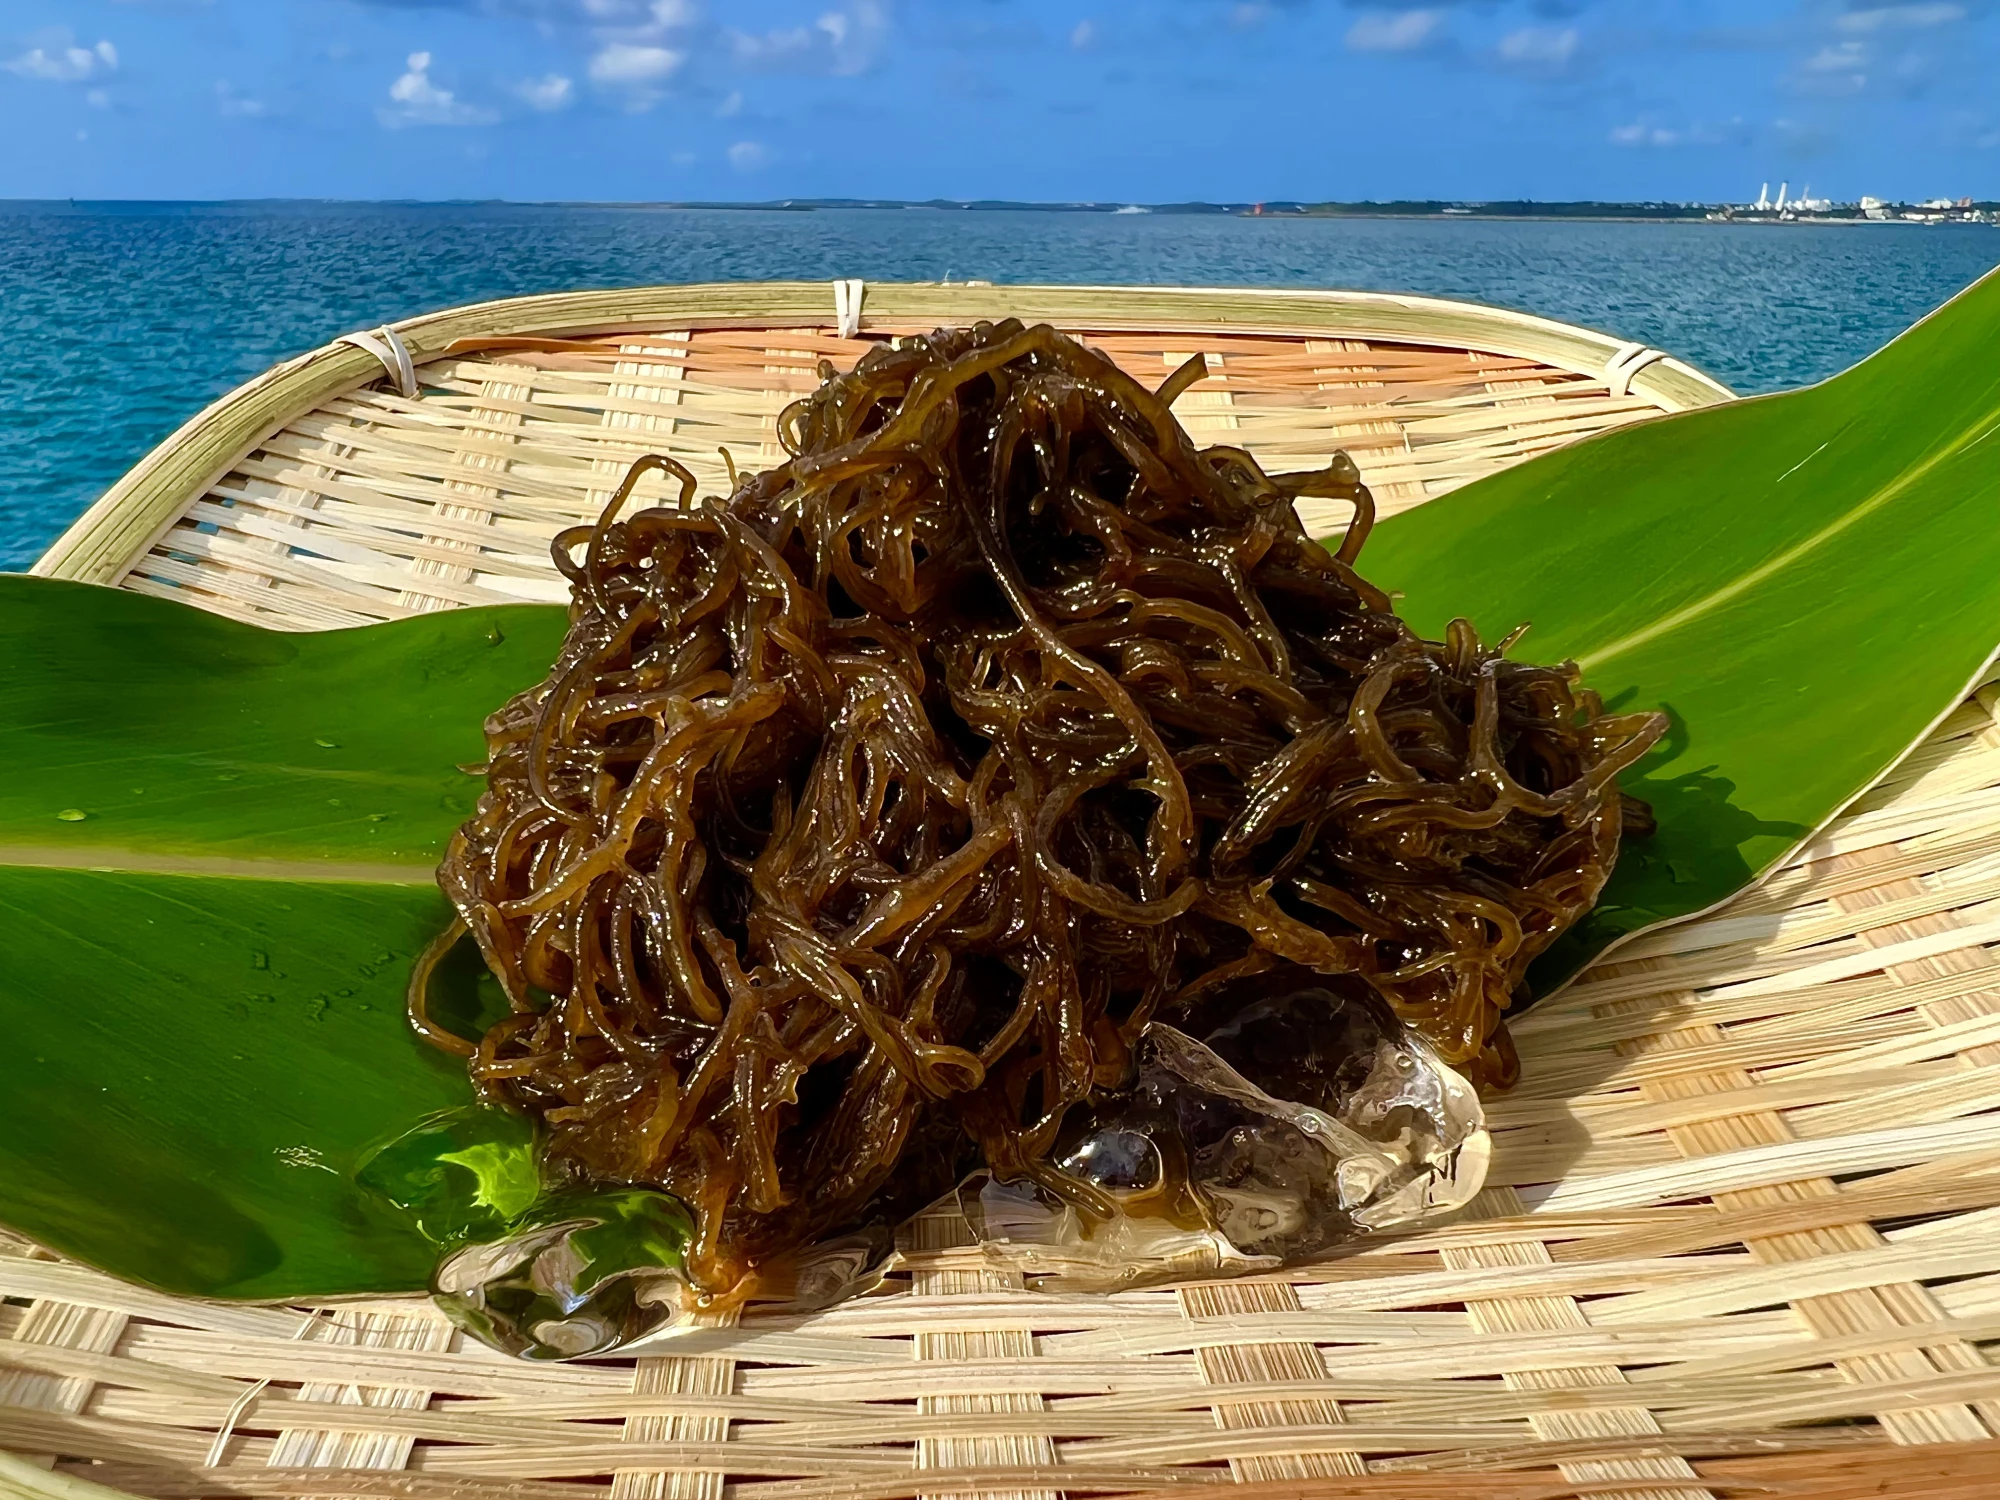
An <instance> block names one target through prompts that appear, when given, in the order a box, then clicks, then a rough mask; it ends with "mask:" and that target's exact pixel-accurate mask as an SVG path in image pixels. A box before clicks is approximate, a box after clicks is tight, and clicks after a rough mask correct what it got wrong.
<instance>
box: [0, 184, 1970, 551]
mask: <svg viewBox="0 0 2000 1500" xmlns="http://www.w3.org/2000/svg"><path fill="white" fill-rule="evenodd" d="M1996 263H2000V229H1994V228H1990V227H1986V226H1963V227H1961V226H1918V225H1908V226H1904V225H1884V226H1868V227H1865V228H1861V227H1851V228H1818V227H1812V228H1809V227H1798V226H1749V225H1710V224H1632V223H1628V224H1597V223H1509V222H1480V221H1476V220H1475V221H1458V222H1452V221H1404V220H1352V219H1346V220H1343V219H1279V218H1231V217H1222V216H1184V215H1165V214H1160V215H1144V214H1134V215H1117V216H1113V215H1108V214H1080V213H1055V212H1034V211H1018V212H1016V211H1004V212H1003V211H978V212H969V211H954V210H939V209H820V210H815V211H812V212H793V213H780V212H753V211H738V210H727V209H647V208H599V207H539V206H527V205H504V204H469V205H457V204H442V205H396V204H317V203H303V204H291V203H274V204H222V205H208V204H119V205H83V204H80V205H68V204H32V203H11V204H8V203H0V328H4V329H5V330H6V333H5V348H6V357H5V359H4V360H0V569H4V568H19V567H25V566H26V565H27V564H28V563H29V562H31V561H32V560H33V559H34V558H35V556H36V555H37V554H38V553H40V551H41V550H42V548H43V547H45V546H46V545H47V544H48V543H49V541H50V540H51V539H53V538H54V537H55V536H56V534H57V533H58V532H60V531H61V530H62V529H63V527H64V526H66V525H67V524H68V523H69V522H70V521H71V520H72V519H73V518H74V517H75V516H76V515H77V514H78V513H79V512H81V511H82V510H83V508H84V507H85V506H86V505H88V504H89V503H90V502H91V500H93V499H94V498H95V497H96V496H97V495H98V494H99V493H101V492H102V491H103V489H104V488H105V487H106V486H107V485H109V484H110V483H111V482H112V481H113V480H114V479H116V478H117V476H118V475H119V474H120V473H122V472H123V471H124V470H125V469H126V468H128V467H129V466H130V465H131V464H132V463H133V462H134V461H135V460H137V459H138V458H139V457H140V456H141V455H142V454H144V453H145V452H146V450H147V449H148V448H150V447H152V445H153V444H155V443H156V442H158V441H159V440H160V439H161V438H163V437H164V436H166V435H167V433H169V432H171V431H172V430H173V429H174V427H175V426H177V425H178V424H179V423H180V422H182V421H183V420H185V419H186V418H187V417H188V416H190V415H191V414H192V413H194V412H195V411H197V410H198V409H199V408H200V407H202V406H203V405H204V404H206V403H207V402H208V401H210V400H212V399H213V398H214V397H215V396H217V395H218V394H220V393H221V392H222V391H224V390H227V389H228V388H229V387H230V386H232V385H235V384H237V383H238V382H240V381H243V380H246V379H248V378H249V377H250V376H252V375H255V374H256V373H258V372H259V371H260V370H263V369H265V368H266V367H267V366H269V365H271V364H273V363H275V362H277V361H278V360H281V359H284V358H287V357H289V356H291V355H293V354H297V353H299V352H301V351H302V350H305V349H309V348H311V347H313V346H314V345H317V344H320V343H324V342H325V341H326V340H327V339H329V338H331V337H333V336H335V335H337V334H340V333H344V332H347V331H348V330H350V329H354V328H359V327H372V326H374V325H375V324H378V323H381V322H384V321H388V320H393V319H396V318H403V317H408V316H410V315H412V314H415V313H420V312H426V311H430V310H433V309H436V308H441V307H449V306H452V305H453V304H455V303H461V302H471V301H476V300H479V299H482V298H487V297H504V296H513V295H518V294H521V293H527V292H541V291H555V290H562V289H567V288H576V287H604V286H619V285H641V284H644V283H648V282H668V281H713V280H733V279H764V278H792V277H799V278H832V277H836V276H861V277H866V278H868V279H870V280H936V279H939V278H942V277H947V276H949V277H950V278H952V279H955V280H965V279H968V278H981V279H985V280H990V281H995V282H1034V281H1043V282H1098V283H1106V282H1115V283H1158V284H1181V285H1202V284H1207V285H1236V286H1244V285H1268V286H1297V287H1352V288H1365V289H1370V290H1379V291H1411V292H1426V293H1432V294H1435V295H1439V296H1449V297H1463V298H1468V299H1471V300H1473V301H1478V302H1488V303H1496V304H1500V305H1503V306H1508V307H1515V308H1521V309H1524V310H1526V311H1530V312H1536V313H1541V314H1544V315H1546V316H1549V317H1555V318H1561V319H1565V320H1567V321H1570V322H1575V323H1583V324H1587V325H1590V326H1592V327H1596V328H1601V329H1603V330H1605V331H1607V332H1610V333H1615V334H1618V335H1619V336H1620V337H1623V338H1631V339H1640V340H1644V341H1645V342H1647V343H1650V344H1653V345H1656V346H1657V347H1659V348H1662V349H1666V350H1669V351H1671V352H1673V353H1675V354H1678V355H1681V356H1682V357H1684V358H1686V359H1689V360H1691V361H1692V362H1693V363H1695V364H1697V365H1699V366H1701V367H1702V368H1703V369H1705V370H1707V371H1708V372H1709V373H1710V374H1712V375H1714V376H1716V377H1717V378H1718V379H1720V380H1722V381H1724V382H1725V383H1727V384H1729V385H1731V386H1733V387H1735V388H1736V389H1738V390H1740V391H1745V392H1750V391H1766V390H1776V389H1781V388H1783V387H1786V386H1792V385H1798V384H1802V383H1805V382H1807V381H1811V380H1817V379H1819V378H1821V377H1823V376H1826V375H1829V374H1832V373H1833V372H1834V371H1836V370H1839V369H1842V368H1844V367H1845V366H1847V365H1849V364H1852V363H1853V362H1854V361H1855V360H1857V359H1859V358H1861V357H1862V356H1863V355H1865V354H1867V353H1868V352H1870V351H1871V350H1873V349H1875V348H1876V347H1878V346H1879V345H1881V344H1882V343H1883V342H1885V341H1886V340H1888V339H1889V338H1891V337H1893V336H1894V335H1895V334H1896V333H1898V332H1899V331H1900V330H1902V329H1903V328H1906V327H1907V326H1909V324H1910V323H1912V322H1913V321H1915V320H1916V319H1917V318H1919V317H1921V316H1922V315H1923V314H1924V313H1926V312H1928V311H1929V310H1930V309H1932V308H1933V307H1935V306H1937V305H1938V304H1939V303H1940V302H1943V301H1944V300H1945V299H1946V298H1947V297H1949V296H1951V294H1952V293H1954V292H1956V291H1957V290H1959V288H1961V287H1963V286H1965V285H1966V284H1967V283H1969V282H1971V281H1972V280H1974V279H1975V278H1976V277H1978V276H1979V275H1980V274H1981V273H1983V272H1985V271H1987V270H1989V269H1990V268H1992V267H1993V266H1994V265H1995V264H1996Z"/></svg>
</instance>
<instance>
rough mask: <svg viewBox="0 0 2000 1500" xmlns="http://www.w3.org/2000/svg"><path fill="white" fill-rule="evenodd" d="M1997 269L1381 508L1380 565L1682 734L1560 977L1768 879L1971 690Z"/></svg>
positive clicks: (1983, 654) (1989, 507) (1643, 776)
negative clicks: (1846, 363) (1747, 394)
mask: <svg viewBox="0 0 2000 1500" xmlns="http://www.w3.org/2000/svg"><path fill="white" fill-rule="evenodd" d="M1996 347H2000V273H1996V274H1994V275H1989V276H1987V277H1986V278H1985V279H1984V280H1982V281H1980V282H1978V283H1977V284H1975V285H1974V286H1972V287H1971V288H1969V289H1968V290H1967V291H1965V292H1963V293H1962V294H1960V295H1959V296H1958V297H1957V298H1956V299H1954V300H1953V301H1952V302H1950V303H1948V304H1946V306H1944V307H1943V308H1941V309H1940V310H1939V311H1938V312H1936V313H1934V314H1932V315H1931V317H1929V318H1927V319H1926V320H1925V321H1923V322H1922V323H1919V324H1918V325H1917V326H1916V327H1915V328H1913V329H1911V330H1910V331H1909V332H1908V333H1906V334H1904V335H1903V336H1902V337H1901V338H1899V339H1897V340H1896V341H1895V342H1894V343H1892V344H1890V345H1889V346H1888V347H1887V348H1885V349H1883V350H1881V351H1880V352H1879V353H1877V354H1875V355H1873V356H1872V357H1870V358H1869V359H1867V360H1865V361H1863V362H1862V363H1861V364H1859V365H1857V366H1855V367H1854V368H1853V369H1851V370H1849V371H1847V372H1845V373H1844V374H1841V375H1839V376H1836V377H1835V378H1833V379H1832V380H1829V381H1826V382H1825V383H1823V384H1821V385H1817V386H1813V387H1810V388H1809V389H1806V390H1802V391H1794V392H1790V393H1787V394H1784V395H1779V396H1766V397H1760V398H1757V399H1754V400H1747V401H1738V402H1731V403H1729V404H1726V405H1723V406H1715V407H1709V408H1706V409H1704V410H1701V411H1696V412H1689V413H1686V414H1683V415H1680V416H1674V417H1668V418H1664V419H1662V420H1660V421H1656V422H1649V423H1646V424H1643V425H1640V426H1635V427H1628V428H1624V429H1621V430H1619V431H1616V432H1612V433H1609V434H1606V435H1605V436H1603V437H1598V438H1593V439H1590V440H1588V441H1586V442H1582V443H1579V444H1577V445H1575V446H1574V447H1569V448H1563V449H1560V450H1558V451H1557V452H1555V453H1552V454H1549V455H1548V456H1546V457H1544V458H1540V459H1537V460H1535V461H1534V462H1532V463H1527V464H1523V465H1521V466H1520V467H1519V468H1516V469H1511V470H1508V471H1507V472H1505V473H1502V474H1498V475H1495V476H1494V477H1492V478H1490V479H1486V480H1482V481H1480V482H1479V483H1477V484H1473V485H1468V486H1467V487H1466V488H1464V489H1462V490H1459V491H1457V492H1456V493H1454V494H1451V495H1448V496H1445V497H1443V498H1442V499H1439V500H1436V501H1433V502H1432V503H1430V504H1429V505H1425V506H1423V507H1421V508H1419V509H1417V510H1414V511H1410V512H1408V513H1406V514H1404V515H1400V516H1396V517H1394V518H1393V519H1391V520H1388V521H1386V522H1384V523H1383V525H1382V526H1381V527H1380V528H1379V529H1378V530H1377V532H1376V534H1375V536H1374V538H1373V539H1371V540H1370V542H1369V543H1368V546H1367V549H1366V550H1365V551H1364V553H1363V554H1362V559H1361V566H1362V569H1363V571H1364V572H1365V573H1366V574H1367V576H1368V577H1370V578H1371V579H1373V580H1375V581H1376V582H1377V583H1379V584H1380V585H1381V586H1382V587H1384V588H1389V589H1396V590H1400V591H1401V593H1402V598H1401V600H1400V602H1399V605H1398V608H1399V609H1400V610H1401V611H1402V612H1403V614H1404V615H1405V617H1406V618H1408V619H1409V621H1410V622H1411V623H1412V624H1413V625H1414V626H1416V628H1417V629H1418V630H1419V631H1422V632H1424V633H1425V634H1427V635H1431V636H1436V635H1438V634H1439V633H1440V632H1441V631H1442V630H1443V629H1444V627H1445V625H1446V624H1447V623H1448V622H1449V621H1450V619H1451V618H1452V617H1453V616H1454V615H1464V616H1466V617H1468V618H1469V619H1471V620H1472V622H1473V623H1474V624H1475V625H1476V626H1477V627H1478V628H1479V631H1480V633H1481V635H1482V636H1483V637H1484V638H1486V639H1489V640H1490V639H1493V638H1495V637H1497V636H1500V635H1503V634H1504V633H1505V632H1507V631H1508V630H1510V629H1512V628H1513V627H1514V626H1516V625H1517V624H1520V623H1521V622H1523V621H1527V622H1531V623H1532V625H1533V629H1532V630H1531V631H1530V633H1529V634H1528V636H1527V638H1526V640H1525V641H1524V642H1523V643H1522V644H1521V645H1520V646H1519V647H1517V648H1516V652H1515V654H1517V655H1519V656H1520V657H1522V658H1523V659H1531V660H1537V661H1557V660H1561V659H1562V658H1565V657H1569V658H1574V659H1575V660H1576V661H1578V662H1579V663H1580V664H1581V665H1582V667H1583V669H1584V680H1585V682H1586V684H1587V685H1589V686H1591V687H1594V688H1596V689H1597V690H1598V691H1599V692H1601V693H1602V694H1603V695H1604V698H1605V700H1606V702H1607V703H1609V704H1611V705H1613V706H1614V707H1634V708H1638V707H1660V708H1664V709H1665V710H1666V711H1667V712H1668V713H1669V714H1670V715H1671V716H1672V719H1673V728H1672V730H1671V732H1670V734H1669V736H1668V738H1667V740H1666V741H1665V742H1664V743H1663V744H1662V745H1661V746H1660V748H1659V749H1658V750H1657V751H1656V752H1655V753H1654V754H1653V755H1652V756H1651V757H1650V758H1649V759H1648V760H1647V761H1645V762H1644V763H1643V764H1642V765H1641V766H1640V767H1638V768H1637V770H1636V771H1635V773H1634V774H1632V775H1628V776H1627V777H1626V778H1625V783H1624V784H1625V786H1626V788H1627V789H1628V790H1630V791H1632V792H1634V793H1636V794H1637V795H1639V796H1643V797H1645V798H1647V799H1648V800H1649V801H1650V802H1651V803H1652V804H1653V809H1654V812H1655V813H1656V814H1657V815H1658V818H1659V832H1658V834H1657V835H1656V837H1655V838H1653V839H1652V840H1650V841H1649V842H1648V843H1635V844H1628V845H1627V849H1626V853H1625V855H1624V856H1623V857H1622V858H1621V859H1620V861H1619V866H1618V870H1617V873H1616V875H1615V876H1614V877H1613V879H1612V882H1611V885H1610V886H1609V888H1608V889H1607V890H1606V892H1605V895H1604V901H1603V904H1601V905H1600V906H1599V908H1598V909H1597V911H1596V912H1594V913H1593V914H1592V915H1591V916H1590V917H1589V918H1588V919H1586V920H1585V921H1584V922H1581V923H1579V924H1578V925H1577V927H1576V928H1574V929H1572V931H1571V932H1570V934H1569V935H1568V937H1567V938H1566V939H1565V940H1564V941H1563V942H1562V943H1561V944H1559V945H1558V947H1557V948H1556V949H1554V950H1552V951H1551V952H1550V953H1549V954H1547V955H1545V956H1544V958H1543V960H1542V961H1541V963H1540V964H1539V965H1538V966H1537V968H1536V971H1535V973H1534V975H1533V976H1532V977H1533V980H1534V983H1535V985H1536V987H1537V989H1538V990H1540V991H1542V992H1546V991H1547V990H1548V989H1549V988H1551V987H1553V986H1554V985H1556V984H1559V983H1561V982H1562V981H1563V980H1565V979H1566V978H1568V977H1569V976H1570V975H1572V974H1574V973H1575V972H1577V971H1578V970H1579V969H1580V968H1581V967H1582V966H1583V965H1585V964H1586V963H1587V962H1588V961H1589V960H1590V959H1591V958H1593V957H1595V956H1596V955H1597V954H1599V953H1601V952H1602V951H1603V950H1604V949H1605V947H1606V946H1607V945H1608V944H1610V943H1611V942H1613V941H1614V940H1616V939H1617V938H1619V937H1622V936H1624V935H1627V934H1629V933H1631V932H1634V931H1637V930H1639V929H1641V928H1644V927H1649V926H1652V925H1654V924H1656V923H1658V922H1661V921H1663V920H1666V919H1669V918H1674V917H1682V916H1686V915H1689V914H1690V913H1694V912H1699V911H1703V910H1706V909H1708V908H1710V907H1712V906H1714V905H1716V904H1717V903H1718V902H1720V901H1722V900H1724V899H1725V898H1727V897H1728V896H1729V895H1730V894H1731V893H1732V892H1734V891H1736V890H1739V889H1741V888H1742V887H1743V886H1744V885H1745V884H1747V883H1749V882H1750V881H1751V880H1753V879H1755V878H1756V877H1757V876H1759V875H1761V874H1763V873H1764V872H1766V871H1768V870H1770V869H1771V868H1772V867H1773V866H1774V865H1775V864H1776V863H1777V862H1778V861H1779V860H1780V859H1781V858H1782V857H1783V856H1784V855H1785V854H1786V853H1787V852H1788V851H1789V850H1791V849H1792V848H1793V847H1795V846H1796V845H1797V844H1798V843H1799V842H1800V841H1801V840H1802V839H1804V838H1805V837H1807V836H1808V835H1809V834H1810V833H1811V832H1813V831H1814V830H1816V829H1818V828H1819V827H1821V826H1822V825H1824V824H1825V823H1826V822H1827V821H1828V820H1829V819H1830V818H1831V817H1832V816H1833V815H1834V814H1835V813H1836V812H1837V811H1839V809H1841V808H1842V807H1844V806H1845V805H1846V804H1847V803H1849V802H1851V801H1852V800H1853V799H1854V798H1855V797H1857V796H1858V795H1859V794H1860V793H1861V792H1862V791H1864V790H1866V788H1867V787H1868V786H1869V785H1870V784H1872V783H1873V782H1874V781H1876V780H1877V779H1878V778H1879V777H1880V776H1881V774H1882V773H1883V772H1884V771H1885V770H1886V769H1887V768H1888V767H1890V766H1891V765H1893V764H1894V763H1895V762H1896V761H1897V760H1898V759H1900V758H1901V757H1902V756H1903V755H1904V754H1906V753H1907V752H1908V751H1909V750H1910V748H1911V747H1912V746H1914V745H1915V744H1916V743H1917V741H1918V740H1920V739H1921V738H1922V737H1923V735H1924V734H1925V733H1926V732H1927V731H1928V730H1929V729H1930V728H1931V727H1932V726H1933V725H1934V724H1936V723H1937V721H1938V720H1939V719H1940V718H1941V717H1942V716H1943V715H1944V714H1945V713H1947V712H1949V711H1950V709H1951V708H1952V707H1953V706H1954V705H1955V704H1956V703H1957V702H1958V700H1959V699H1960V698H1961V697H1962V696H1963V695H1964V693H1965V692H1966V691H1967V690H1968V689H1969V688H1971V687H1972V686H1974V685H1975V684H1976V683H1977V681H1978V680H1979V679H1980V677H1981V676H1982V674H1983V673H1984V672H1985V671H1986V669H1987V666H1988V664H1989V663H1990V662H1991V661H1992V659H1993V655H1994V648H1995V644H1996V642H2000V504H1996V502H2000V359H1996V358H1995V356H1994V350H1995V349H1996Z"/></svg>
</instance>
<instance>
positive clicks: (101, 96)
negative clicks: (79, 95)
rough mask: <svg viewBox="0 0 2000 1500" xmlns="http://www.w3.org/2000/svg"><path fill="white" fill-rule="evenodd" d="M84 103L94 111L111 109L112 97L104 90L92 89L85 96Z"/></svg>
mask: <svg viewBox="0 0 2000 1500" xmlns="http://www.w3.org/2000/svg"><path fill="white" fill-rule="evenodd" d="M83 102H84V103H85V104H88V105H89V106H90V107H91V108H92V109H109V108H111V95H109V94H108V93H106V92H105V91H104V90H103V89H91V90H90V91H88V92H87V93H86V94H85V95H84V96H83Z"/></svg>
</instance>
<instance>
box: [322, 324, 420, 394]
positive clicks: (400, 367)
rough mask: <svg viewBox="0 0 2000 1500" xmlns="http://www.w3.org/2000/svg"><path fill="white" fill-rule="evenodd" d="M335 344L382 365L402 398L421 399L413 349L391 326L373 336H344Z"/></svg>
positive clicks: (381, 329) (369, 334)
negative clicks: (363, 352)
mask: <svg viewBox="0 0 2000 1500" xmlns="http://www.w3.org/2000/svg"><path fill="white" fill-rule="evenodd" d="M334 342H335V343H336V344H352V345H353V346H354V347H355V348H357V349H365V350H367V351H368V352H369V353H370V354H372V355H374V356H375V357H376V358H377V359H379V360H380V361H381V362H382V369H383V370H384V371H385V372H386V373H387V374H388V376H389V378H390V379H391V380H393V381H395V382H396V393H397V394H398V395H400V396H403V397H405V398H407V399H409V400H411V401H414V400H416V399H417V396H418V391H417V366H416V362H415V361H414V360H412V359H411V358H410V350H409V346H408V345H406V344H405V343H404V342H403V340H402V339H401V338H400V337H399V336H398V335H397V333H396V330H395V329H393V328H391V327H390V326H389V325H388V324H387V323H384V324H383V325H382V326H381V327H380V328H378V329H376V330H375V331H374V332H373V333H343V334H342V335H341V336H340V337H339V338H337V339H335V340H334Z"/></svg>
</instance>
